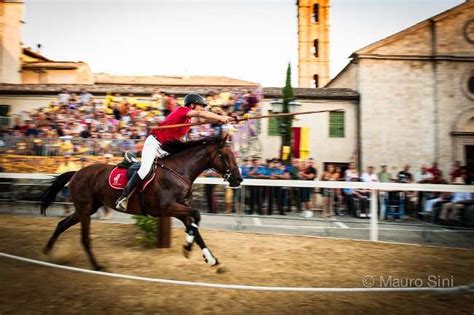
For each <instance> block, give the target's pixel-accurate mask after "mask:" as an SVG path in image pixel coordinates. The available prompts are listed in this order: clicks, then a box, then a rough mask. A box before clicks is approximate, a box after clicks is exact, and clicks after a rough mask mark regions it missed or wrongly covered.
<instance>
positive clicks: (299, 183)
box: [0, 173, 474, 241]
mask: <svg viewBox="0 0 474 315" xmlns="http://www.w3.org/2000/svg"><path fill="white" fill-rule="evenodd" d="M55 175H57V174H39V173H36V174H35V173H32V174H23V173H0V178H4V179H32V180H50V179H52V178H53V177H54V176H55ZM194 183H195V184H208V185H209V184H211V185H228V183H227V182H225V181H224V180H223V179H222V178H212V177H198V178H197V179H196V180H195V181H194ZM241 185H242V186H267V187H296V188H340V189H344V188H348V189H368V190H370V191H371V196H372V198H371V203H370V214H371V215H370V240H371V241H378V239H379V231H378V198H377V196H378V193H379V192H380V191H426V192H468V193H474V186H472V185H444V184H403V183H363V182H341V181H309V180H306V181H305V180H268V179H245V180H244V181H243V182H242V184H241ZM242 199H243V198H242Z"/></svg>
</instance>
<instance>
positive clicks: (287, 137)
mask: <svg viewBox="0 0 474 315" xmlns="http://www.w3.org/2000/svg"><path fill="white" fill-rule="evenodd" d="M282 94H283V113H289V112H290V102H291V101H293V99H294V96H295V94H294V91H293V88H292V87H291V64H290V63H288V68H287V70H286V83H285V87H284V88H283V90H282ZM292 123H293V116H287V117H281V121H280V134H281V145H282V148H281V157H283V146H289V147H291V126H292ZM289 159H291V150H290V154H289V155H288V157H287V160H289Z"/></svg>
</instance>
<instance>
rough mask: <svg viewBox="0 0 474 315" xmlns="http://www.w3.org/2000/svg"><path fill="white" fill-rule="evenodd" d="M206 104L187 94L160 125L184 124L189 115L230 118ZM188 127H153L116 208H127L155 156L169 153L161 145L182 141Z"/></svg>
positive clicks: (211, 120) (224, 121)
mask: <svg viewBox="0 0 474 315" xmlns="http://www.w3.org/2000/svg"><path fill="white" fill-rule="evenodd" d="M206 106H207V103H206V100H205V99H204V97H202V96H201V95H198V94H188V95H186V97H185V98H184V106H183V107H181V106H179V107H178V108H176V109H175V110H174V111H173V112H171V114H169V115H168V116H167V117H166V119H165V121H163V122H162V123H161V124H160V126H167V125H175V124H185V123H190V122H191V117H199V118H202V119H203V120H204V122H209V123H214V122H219V123H221V124H227V123H229V122H230V121H231V120H232V118H231V117H228V116H221V115H217V114H214V113H211V112H208V111H204V108H205V107H206ZM189 129H190V127H189V126H188V127H180V128H169V129H153V130H152V131H151V132H150V135H149V136H148V137H147V138H146V140H145V143H144V145H143V150H142V164H141V166H140V169H139V170H138V172H137V173H135V174H133V176H132V178H130V180H129V181H128V183H127V186H125V189H124V190H123V192H122V195H121V196H120V197H119V199H118V200H117V202H116V208H117V210H120V211H126V210H127V204H128V198H129V197H130V195H131V194H132V193H133V191H134V190H135V188H136V187H138V185H139V184H141V183H142V181H143V179H144V178H145V177H146V176H147V175H148V173H149V172H150V170H151V168H152V166H153V162H154V161H155V158H156V157H158V158H163V157H165V156H167V155H168V154H169V153H168V152H166V151H165V150H163V149H162V146H163V145H164V144H166V143H167V142H170V141H176V140H179V141H183V138H184V137H185V136H186V135H187V133H188V131H189Z"/></svg>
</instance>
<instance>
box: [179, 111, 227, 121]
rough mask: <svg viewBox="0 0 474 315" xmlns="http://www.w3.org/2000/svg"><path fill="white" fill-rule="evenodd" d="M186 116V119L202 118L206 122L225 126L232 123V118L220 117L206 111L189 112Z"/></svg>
mask: <svg viewBox="0 0 474 315" xmlns="http://www.w3.org/2000/svg"><path fill="white" fill-rule="evenodd" d="M186 116H188V117H199V118H203V119H204V120H206V121H208V122H220V123H222V124H227V123H228V122H230V121H232V117H229V116H222V115H217V114H214V113H211V112H207V111H197V110H190V111H189V112H188V113H187V114H186Z"/></svg>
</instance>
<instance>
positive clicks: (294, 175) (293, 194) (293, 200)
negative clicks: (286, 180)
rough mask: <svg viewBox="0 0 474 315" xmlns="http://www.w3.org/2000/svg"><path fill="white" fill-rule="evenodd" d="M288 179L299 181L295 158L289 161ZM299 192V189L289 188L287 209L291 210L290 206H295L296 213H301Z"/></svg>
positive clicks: (298, 170) (297, 160)
mask: <svg viewBox="0 0 474 315" xmlns="http://www.w3.org/2000/svg"><path fill="white" fill-rule="evenodd" d="M289 174H290V179H292V180H299V179H300V161H299V159H297V158H292V159H291V167H290V168H289ZM301 190H302V188H300V187H292V188H290V202H289V207H290V210H291V205H292V204H294V205H295V206H296V211H297V212H298V213H301V193H302V192H301Z"/></svg>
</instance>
